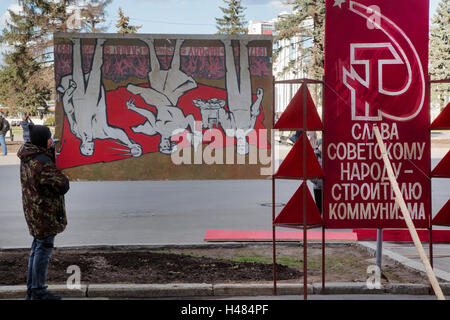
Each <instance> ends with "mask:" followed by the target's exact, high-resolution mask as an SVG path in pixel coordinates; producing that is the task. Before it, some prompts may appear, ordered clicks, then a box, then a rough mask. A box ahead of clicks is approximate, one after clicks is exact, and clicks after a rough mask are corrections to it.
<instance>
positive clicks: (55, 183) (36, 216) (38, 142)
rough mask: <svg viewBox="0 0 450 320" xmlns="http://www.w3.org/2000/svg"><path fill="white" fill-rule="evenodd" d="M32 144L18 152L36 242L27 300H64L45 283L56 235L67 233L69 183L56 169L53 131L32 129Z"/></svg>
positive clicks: (25, 208)
mask: <svg viewBox="0 0 450 320" xmlns="http://www.w3.org/2000/svg"><path fill="white" fill-rule="evenodd" d="M30 140H31V141H30V142H26V143H25V144H23V145H22V147H21V148H20V149H19V151H18V152H17V156H18V157H19V158H20V160H21V164H20V180H21V184H22V203H23V211H24V213H25V220H26V222H27V224H28V229H29V231H30V234H31V236H33V238H34V240H33V243H32V246H31V254H30V259H29V263H28V279H27V289H28V290H27V297H26V298H27V299H29V298H31V299H60V297H58V296H57V295H55V294H53V293H51V292H49V291H48V290H47V286H45V281H46V278H47V268H48V263H49V260H50V257H51V254H52V251H53V243H54V238H55V235H56V234H58V233H60V232H62V231H64V229H65V228H66V225H67V218H66V212H65V205H64V194H65V193H66V192H67V191H68V190H69V180H68V179H67V177H66V176H65V175H64V174H63V173H62V172H61V171H60V170H59V169H58V168H57V167H56V165H55V153H54V148H53V147H52V146H51V145H52V139H51V133H50V129H49V128H48V127H46V126H40V125H36V126H33V127H32V128H30Z"/></svg>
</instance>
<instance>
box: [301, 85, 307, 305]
mask: <svg viewBox="0 0 450 320" xmlns="http://www.w3.org/2000/svg"><path fill="white" fill-rule="evenodd" d="M305 86H306V87H305V88H306V89H305V90H304V91H303V135H304V136H303V140H302V143H303V179H304V180H303V182H304V183H305V186H306V187H305V188H304V189H303V299H304V300H307V299H308V263H307V262H308V239H307V235H308V229H307V224H306V222H307V221H306V217H307V215H306V192H307V189H308V183H307V180H306V178H305V177H306V139H308V134H307V131H306V119H307V118H306V117H307V114H306V110H307V108H306V90H307V88H308V85H307V84H305Z"/></svg>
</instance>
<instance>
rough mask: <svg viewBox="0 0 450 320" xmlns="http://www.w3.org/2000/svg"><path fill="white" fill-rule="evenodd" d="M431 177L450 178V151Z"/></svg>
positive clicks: (432, 172)
mask: <svg viewBox="0 0 450 320" xmlns="http://www.w3.org/2000/svg"><path fill="white" fill-rule="evenodd" d="M431 176H432V177H436V178H450V151H449V152H447V154H446V155H445V157H444V158H442V160H441V161H440V162H439V163H438V164H437V165H436V167H435V168H434V169H433V171H431Z"/></svg>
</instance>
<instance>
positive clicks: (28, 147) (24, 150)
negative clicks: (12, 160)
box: [17, 142, 48, 162]
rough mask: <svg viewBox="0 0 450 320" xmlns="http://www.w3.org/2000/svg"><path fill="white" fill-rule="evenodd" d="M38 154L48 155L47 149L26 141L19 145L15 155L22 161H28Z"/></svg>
mask: <svg viewBox="0 0 450 320" xmlns="http://www.w3.org/2000/svg"><path fill="white" fill-rule="evenodd" d="M38 154H46V155H48V150H47V149H44V148H42V147H39V146H36V145H34V144H32V143H30V142H27V143H25V144H23V145H22V146H21V147H20V149H19V151H17V156H18V157H19V159H20V160H21V161H23V162H28V161H30V160H31V159H33V158H34V157H35V156H37V155H38Z"/></svg>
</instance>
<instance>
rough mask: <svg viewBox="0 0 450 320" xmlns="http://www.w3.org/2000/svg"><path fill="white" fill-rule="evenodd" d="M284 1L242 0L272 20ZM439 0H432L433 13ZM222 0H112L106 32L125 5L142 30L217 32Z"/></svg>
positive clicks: (1, 3) (0, 23)
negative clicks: (217, 20)
mask: <svg viewBox="0 0 450 320" xmlns="http://www.w3.org/2000/svg"><path fill="white" fill-rule="evenodd" d="M283 2H285V0H243V1H242V3H243V5H244V6H245V7H246V10H245V15H246V19H247V20H249V21H250V20H271V19H273V18H276V17H277V16H278V14H279V13H281V12H283V11H287V10H288V7H286V6H285V5H283ZM438 3H439V0H430V15H432V14H433V13H434V11H435V10H436V7H437V4H438ZM14 6H17V0H0V29H2V28H3V27H4V21H5V18H6V17H7V9H8V8H12V7H14ZM219 6H224V2H223V1H222V0H113V2H112V3H111V4H110V5H109V6H108V7H107V20H108V22H107V25H108V26H109V28H108V31H107V32H116V31H117V29H116V28H115V24H116V22H117V19H118V13H117V12H118V9H119V7H122V10H123V11H124V13H125V15H127V16H129V17H130V23H131V24H133V25H141V26H142V28H141V29H140V30H139V33H178V34H214V33H216V20H215V18H219V17H221V16H222V12H221V11H220V9H219Z"/></svg>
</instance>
